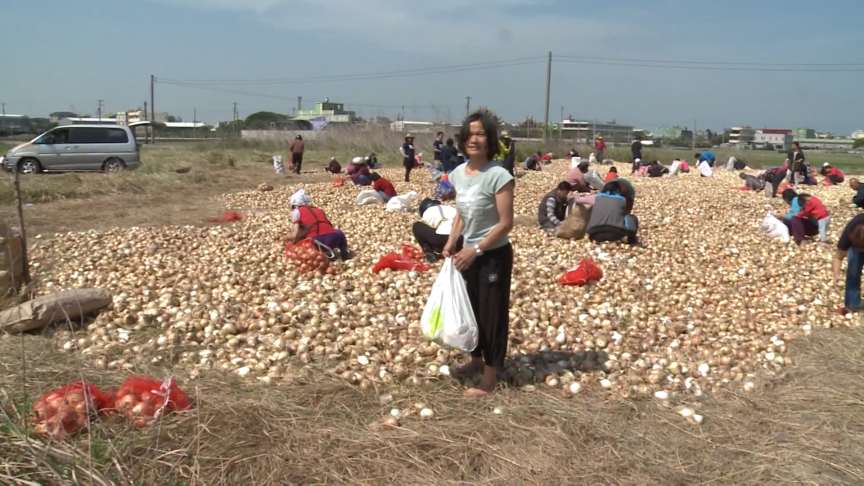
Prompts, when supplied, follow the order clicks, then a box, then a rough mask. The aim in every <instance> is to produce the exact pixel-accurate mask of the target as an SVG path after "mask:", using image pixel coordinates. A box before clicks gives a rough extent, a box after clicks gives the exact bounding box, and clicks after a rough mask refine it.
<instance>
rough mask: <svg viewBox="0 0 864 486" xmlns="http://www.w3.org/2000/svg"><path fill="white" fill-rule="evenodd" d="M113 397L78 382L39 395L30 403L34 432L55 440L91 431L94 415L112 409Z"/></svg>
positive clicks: (83, 382) (92, 386) (94, 387)
mask: <svg viewBox="0 0 864 486" xmlns="http://www.w3.org/2000/svg"><path fill="white" fill-rule="evenodd" d="M111 402H112V397H111V394H110V393H105V392H103V391H102V390H100V389H99V388H97V387H96V386H95V385H91V384H89V383H87V382H85V381H77V382H75V383H70V384H68V385H65V386H61V387H60V388H57V389H55V390H52V391H50V392H48V393H46V394H44V395H42V396H41V397H40V398H39V399H38V400H36V402H34V403H33V426H34V428H35V430H36V433H38V434H43V435H47V436H50V437H52V438H55V439H64V438H66V437H68V436H71V435H74V434H77V433H78V432H80V431H82V430H84V429H87V428H90V421H91V420H92V419H93V418H95V417H96V415H97V414H98V413H100V412H102V411H104V410H106V409H108V408H110V407H111Z"/></svg>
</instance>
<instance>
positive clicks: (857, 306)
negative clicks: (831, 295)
mask: <svg viewBox="0 0 864 486" xmlns="http://www.w3.org/2000/svg"><path fill="white" fill-rule="evenodd" d="M847 256H848V257H849V265H848V267H847V268H846V289H845V291H844V293H843V307H842V308H840V312H841V313H843V314H846V313H848V312H858V311H860V310H861V307H862V306H861V271H862V269H864V214H859V215H857V216H855V217H854V218H852V219H851V220H850V221H849V223H847V224H846V227H845V228H843V233H842V234H841V235H840V240H839V241H838V242H837V251H836V252H834V258H833V259H832V261H831V270H832V273H833V277H834V285H835V286H837V287H839V286H840V275H841V274H840V267H841V265H842V264H843V259H844V258H846V257H847Z"/></svg>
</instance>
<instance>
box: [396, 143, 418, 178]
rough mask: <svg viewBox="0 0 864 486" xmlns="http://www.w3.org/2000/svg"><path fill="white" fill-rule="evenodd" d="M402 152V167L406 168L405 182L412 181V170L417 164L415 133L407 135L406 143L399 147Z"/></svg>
mask: <svg viewBox="0 0 864 486" xmlns="http://www.w3.org/2000/svg"><path fill="white" fill-rule="evenodd" d="M399 152H400V153H401V154H402V167H404V168H405V182H411V170H413V169H414V167H416V166H417V154H416V152H415V150H414V135H411V134H410V133H409V134H407V135H405V143H403V144H402V147H400V148H399Z"/></svg>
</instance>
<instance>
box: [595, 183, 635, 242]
mask: <svg viewBox="0 0 864 486" xmlns="http://www.w3.org/2000/svg"><path fill="white" fill-rule="evenodd" d="M628 192H629V189H628V188H627V187H626V185H625V184H624V183H623V180H620V179H619V180H614V181H612V182H609V183H607V184H606V185H605V186H603V190H602V191H600V193H599V194H597V196H596V197H595V198H594V207H593V208H592V209H591V218H590V219H589V220H588V226H587V227H586V229H585V231H586V233H587V234H588V238H589V239H591V241H594V242H605V241H621V240H623V239H626V240H627V243H628V244H630V245H635V244H638V243H639V239H638V237H637V236H636V234H637V232H638V231H639V220H638V219H637V218H636V216H634V215H633V214H631V213H630V212H631V211H632V208H633V203H632V199H631V198H628V197H627V196H628Z"/></svg>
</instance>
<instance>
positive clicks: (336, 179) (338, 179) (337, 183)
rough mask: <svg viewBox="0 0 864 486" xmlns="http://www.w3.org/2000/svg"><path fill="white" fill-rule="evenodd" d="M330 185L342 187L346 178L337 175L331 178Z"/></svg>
mask: <svg viewBox="0 0 864 486" xmlns="http://www.w3.org/2000/svg"><path fill="white" fill-rule="evenodd" d="M330 185H331V186H333V187H342V186H344V185H345V178H344V177H342V176H335V177H333V178H332V179H330Z"/></svg>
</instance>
